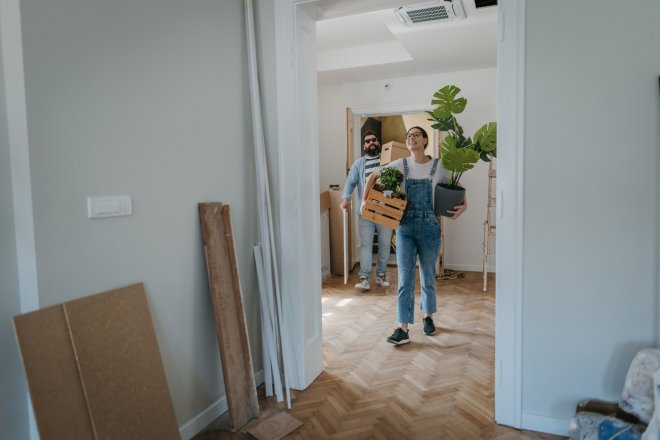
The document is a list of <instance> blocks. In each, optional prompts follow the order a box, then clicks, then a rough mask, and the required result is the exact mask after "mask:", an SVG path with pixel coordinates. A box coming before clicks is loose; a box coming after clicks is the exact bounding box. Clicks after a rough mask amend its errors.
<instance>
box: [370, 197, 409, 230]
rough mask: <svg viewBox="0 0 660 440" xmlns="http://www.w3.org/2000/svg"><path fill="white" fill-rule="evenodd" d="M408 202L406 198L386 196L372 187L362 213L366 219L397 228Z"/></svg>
mask: <svg viewBox="0 0 660 440" xmlns="http://www.w3.org/2000/svg"><path fill="white" fill-rule="evenodd" d="M407 203H408V202H407V201H405V200H401V199H391V198H389V197H385V194H383V193H382V192H380V191H376V190H375V189H373V188H372V189H371V190H370V191H369V192H368V193H367V201H366V203H365V204H364V206H363V207H362V210H361V211H360V214H361V215H362V218H364V219H365V220H369V221H372V222H374V223H378V224H379V225H383V226H386V227H388V228H390V229H396V228H398V227H399V223H400V222H401V217H403V211H404V210H405V209H406V204H407Z"/></svg>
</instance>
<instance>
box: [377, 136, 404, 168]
mask: <svg viewBox="0 0 660 440" xmlns="http://www.w3.org/2000/svg"><path fill="white" fill-rule="evenodd" d="M408 156H410V150H408V148H407V147H406V144H402V143H401V142H397V141H391V142H388V143H386V144H383V148H382V150H381V152H380V164H381V165H387V164H388V163H390V162H392V161H395V160H397V159H400V158H402V157H408Z"/></svg>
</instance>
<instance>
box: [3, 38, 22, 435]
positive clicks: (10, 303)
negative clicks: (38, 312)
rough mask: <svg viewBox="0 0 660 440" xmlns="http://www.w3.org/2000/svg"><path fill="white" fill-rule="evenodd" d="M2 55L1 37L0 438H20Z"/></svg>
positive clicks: (15, 288)
mask: <svg viewBox="0 0 660 440" xmlns="http://www.w3.org/2000/svg"><path fill="white" fill-rule="evenodd" d="M0 38H1V33H0ZM2 59H3V57H2V42H1V41H0V353H2V358H3V360H2V362H0V396H2V398H1V399H0V438H3V439H5V438H6V439H18V440H21V439H26V438H27V437H28V413H27V409H28V406H27V394H26V393H27V388H26V386H25V380H24V378H23V371H22V368H21V363H20V358H19V354H18V347H17V345H16V338H15V337H14V328H13V325H12V321H11V318H12V316H14V315H18V314H19V313H20V295H19V288H18V266H17V258H16V239H15V235H14V234H15V229H14V202H13V196H12V183H11V167H10V157H9V138H8V130H7V107H6V105H5V78H4V68H3V62H2Z"/></svg>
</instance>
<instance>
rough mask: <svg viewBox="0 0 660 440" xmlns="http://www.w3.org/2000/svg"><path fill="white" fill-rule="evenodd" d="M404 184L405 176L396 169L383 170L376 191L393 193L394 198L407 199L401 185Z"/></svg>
mask: <svg viewBox="0 0 660 440" xmlns="http://www.w3.org/2000/svg"><path fill="white" fill-rule="evenodd" d="M401 182H403V174H402V173H401V171H399V170H397V169H396V168H383V169H382V170H380V172H379V173H378V179H377V180H376V184H375V189H376V190H377V191H381V192H384V191H391V192H392V198H395V199H405V196H404V195H403V193H402V192H401V189H400V187H399V185H400V184H401Z"/></svg>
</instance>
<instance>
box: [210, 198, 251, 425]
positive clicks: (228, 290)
mask: <svg viewBox="0 0 660 440" xmlns="http://www.w3.org/2000/svg"><path fill="white" fill-rule="evenodd" d="M199 218H200V222H201V228H202V238H203V240H204V253H205V254H206V266H207V269H208V275H209V285H210V288H211V301H212V303H213V312H214V314H215V326H216V333H217V336H218V345H219V346H220V359H221V361H222V375H223V377H224V381H225V391H226V394H227V406H228V409H229V423H230V425H231V428H232V429H233V430H238V429H240V428H241V427H242V426H243V425H245V424H246V423H247V422H249V421H250V420H251V419H253V418H255V417H259V402H258V400H257V389H256V386H255V381H254V370H253V368H252V357H251V355H250V345H249V341H248V337H247V327H246V325H245V313H244V311H243V303H242V300H241V291H240V283H239V277H238V265H237V263H236V254H235V252H234V237H233V234H232V229H231V220H230V216H229V205H223V204H222V203H200V204H199Z"/></svg>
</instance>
